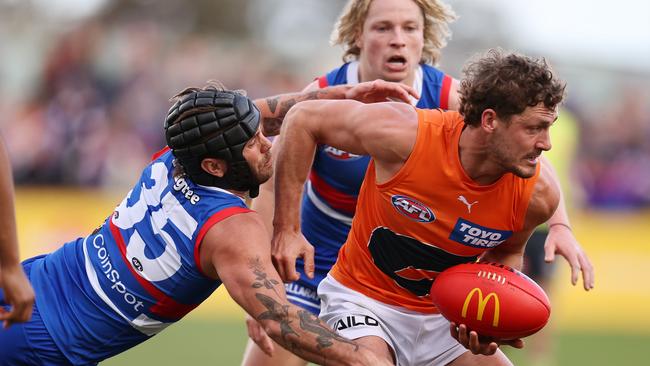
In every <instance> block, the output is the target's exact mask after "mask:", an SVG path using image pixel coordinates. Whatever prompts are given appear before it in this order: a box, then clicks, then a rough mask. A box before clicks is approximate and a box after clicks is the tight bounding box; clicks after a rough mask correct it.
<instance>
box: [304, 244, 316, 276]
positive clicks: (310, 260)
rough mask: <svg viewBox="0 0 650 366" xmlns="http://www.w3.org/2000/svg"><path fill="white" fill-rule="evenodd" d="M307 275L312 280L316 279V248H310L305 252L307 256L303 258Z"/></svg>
mask: <svg viewBox="0 0 650 366" xmlns="http://www.w3.org/2000/svg"><path fill="white" fill-rule="evenodd" d="M303 262H304V264H305V265H304V269H305V274H306V275H307V277H309V278H310V279H313V278H314V267H315V264H314V247H312V246H310V247H309V248H307V249H306V250H305V256H304V258H303Z"/></svg>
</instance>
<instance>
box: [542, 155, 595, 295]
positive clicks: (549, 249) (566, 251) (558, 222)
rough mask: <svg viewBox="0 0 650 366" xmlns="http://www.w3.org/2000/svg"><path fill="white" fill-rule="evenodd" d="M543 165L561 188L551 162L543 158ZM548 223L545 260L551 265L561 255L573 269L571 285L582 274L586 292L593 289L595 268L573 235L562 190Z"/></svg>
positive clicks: (576, 281)
mask: <svg viewBox="0 0 650 366" xmlns="http://www.w3.org/2000/svg"><path fill="white" fill-rule="evenodd" d="M542 164H543V165H544V166H546V169H548V171H549V172H550V173H551V177H552V179H553V181H554V182H555V183H556V184H557V185H558V186H559V178H558V176H557V173H556V172H555V169H554V168H553V165H552V164H551V162H550V161H548V159H546V158H544V157H543V156H542ZM547 223H548V235H547V237H546V242H545V243H544V252H545V254H544V260H545V261H546V262H549V263H550V262H552V261H553V260H555V254H556V253H557V254H560V255H561V256H563V257H564V258H565V259H566V261H567V262H568V263H569V266H570V267H571V283H572V284H573V285H574V286H575V285H576V283H578V277H579V276H580V273H582V283H583V288H584V289H585V290H586V291H588V290H591V289H593V288H594V282H595V280H594V278H595V274H594V267H593V265H592V264H591V261H590V260H589V257H588V256H587V254H586V253H585V252H584V250H583V249H582V247H581V246H580V243H578V240H577V239H576V237H575V235H573V230H572V229H571V224H570V223H569V215H568V213H567V209H566V204H565V203H564V195H563V194H562V191H561V190H560V202H559V204H558V207H557V210H555V212H554V213H553V216H551V218H550V219H549V220H548V222H547Z"/></svg>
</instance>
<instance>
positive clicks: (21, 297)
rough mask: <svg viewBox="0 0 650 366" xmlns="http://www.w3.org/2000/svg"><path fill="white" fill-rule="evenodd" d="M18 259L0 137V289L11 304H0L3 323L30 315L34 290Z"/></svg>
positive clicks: (10, 191) (8, 172) (6, 164)
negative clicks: (7, 306) (6, 305)
mask: <svg viewBox="0 0 650 366" xmlns="http://www.w3.org/2000/svg"><path fill="white" fill-rule="evenodd" d="M19 259H20V258H19V257H18V243H17V237H16V218H15V216H14V192H13V180H12V174H11V164H10V163H9V156H8V154H7V150H6V149H5V145H4V140H3V139H2V137H0V290H2V291H4V293H5V298H6V299H7V303H8V304H10V305H11V306H12V308H11V309H10V310H9V311H5V310H4V309H3V308H2V307H0V322H2V323H3V326H4V327H8V326H10V325H11V324H12V323H16V322H24V321H27V320H29V318H30V316H31V315H32V306H33V304H34V290H32V287H31V286H30V284H29V281H28V280H27V277H26V276H25V273H24V272H23V266H22V265H21V264H20V260H19Z"/></svg>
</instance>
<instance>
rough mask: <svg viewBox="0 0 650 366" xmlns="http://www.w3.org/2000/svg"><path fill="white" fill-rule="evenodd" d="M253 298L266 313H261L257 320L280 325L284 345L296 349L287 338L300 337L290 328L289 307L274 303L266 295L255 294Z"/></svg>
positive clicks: (293, 343)
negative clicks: (269, 321)
mask: <svg viewBox="0 0 650 366" xmlns="http://www.w3.org/2000/svg"><path fill="white" fill-rule="evenodd" d="M255 297H256V298H257V299H258V300H259V301H260V302H261V303H262V305H264V307H265V308H266V309H267V311H265V312H263V313H262V314H260V315H259V316H258V317H257V320H258V321H259V320H267V319H268V320H273V321H275V322H278V323H279V324H280V336H281V337H282V339H283V340H284V341H285V342H286V345H287V346H289V347H290V350H291V349H296V348H297V345H296V344H295V342H293V341H292V340H291V339H289V338H288V337H289V336H290V335H294V336H296V337H297V338H300V335H299V334H298V333H296V331H295V330H293V328H291V320H290V319H289V305H282V304H280V303H279V302H277V301H275V300H274V299H273V298H271V297H268V296H266V295H263V294H260V293H257V294H255Z"/></svg>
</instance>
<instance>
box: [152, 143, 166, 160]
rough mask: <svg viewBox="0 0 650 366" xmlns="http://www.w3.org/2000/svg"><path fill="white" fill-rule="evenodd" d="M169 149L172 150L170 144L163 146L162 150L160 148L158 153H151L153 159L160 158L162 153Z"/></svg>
mask: <svg viewBox="0 0 650 366" xmlns="http://www.w3.org/2000/svg"><path fill="white" fill-rule="evenodd" d="M169 150H170V148H169V146H165V147H164V148H162V150H160V151H158V152H157V153H155V154H153V155H151V161H154V160H156V159H158V158H159V157H160V156H162V154H164V153H166V152H167V151H169Z"/></svg>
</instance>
